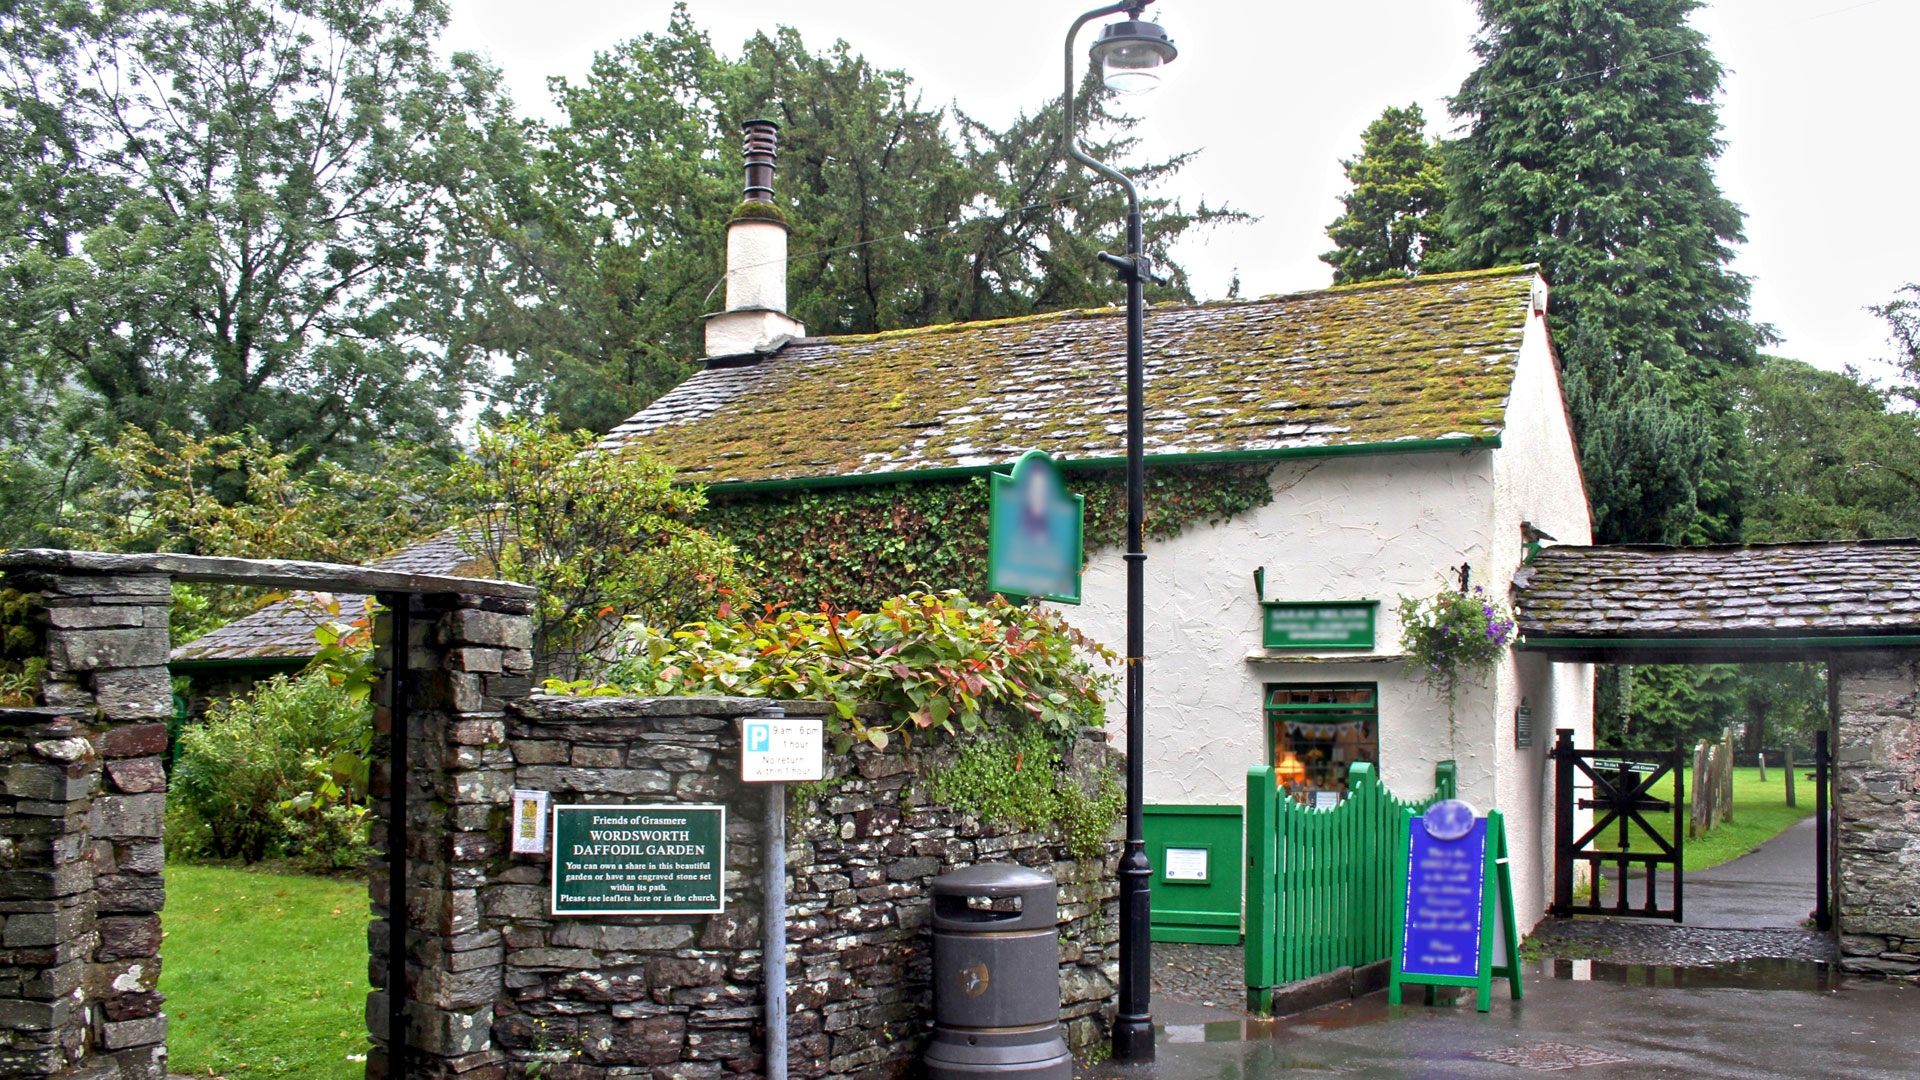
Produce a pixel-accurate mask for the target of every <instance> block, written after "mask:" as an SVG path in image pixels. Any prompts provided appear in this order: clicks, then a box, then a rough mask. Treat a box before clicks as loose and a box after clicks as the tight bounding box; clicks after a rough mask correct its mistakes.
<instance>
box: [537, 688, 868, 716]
mask: <svg viewBox="0 0 1920 1080" xmlns="http://www.w3.org/2000/svg"><path fill="white" fill-rule="evenodd" d="M507 708H508V709H509V710H510V711H512V712H514V713H515V714H517V715H519V716H521V717H524V718H526V719H528V720H545V721H561V722H569V723H574V722H579V721H592V720H631V719H635V718H639V717H649V716H661V717H668V716H708V717H714V718H721V717H735V716H755V715H758V714H760V713H764V712H766V711H767V710H768V709H770V708H780V709H783V710H785V711H786V714H787V715H788V716H825V715H827V714H828V713H831V712H832V711H833V704H832V703H831V702H826V701H772V700H769V699H767V698H744V697H564V696H559V695H553V694H535V695H534V696H532V697H530V698H526V699H524V700H521V701H513V702H509V703H508V704H507Z"/></svg>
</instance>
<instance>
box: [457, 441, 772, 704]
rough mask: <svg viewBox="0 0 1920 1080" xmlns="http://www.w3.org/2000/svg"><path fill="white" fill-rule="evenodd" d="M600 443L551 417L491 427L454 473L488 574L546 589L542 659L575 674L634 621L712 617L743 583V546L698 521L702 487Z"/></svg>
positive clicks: (470, 541)
mask: <svg viewBox="0 0 1920 1080" xmlns="http://www.w3.org/2000/svg"><path fill="white" fill-rule="evenodd" d="M599 441H600V437H599V436H597V435H595V434H593V433H592V432H587V431H574V432H567V431H562V430H560V429H559V428H558V427H557V426H556V425H555V424H554V423H553V422H552V421H550V420H549V421H539V422H528V421H512V422H508V423H505V424H503V425H501V426H499V427H497V428H482V429H481V430H480V433H479V446H478V447H476V448H475V450H474V453H473V455H472V456H471V457H469V458H465V459H463V460H461V461H459V462H457V463H455V465H454V466H453V469H452V471H451V474H450V476H451V481H452V482H451V484H450V486H449V490H450V492H451V493H452V496H451V497H452V499H453V504H454V506H455V508H456V509H457V510H458V511H459V516H460V517H461V518H462V519H463V520H466V521H467V522H468V524H469V526H470V527H469V528H468V529H467V530H466V531H465V532H464V534H463V535H464V537H465V539H464V543H465V545H466V546H467V548H468V550H469V551H470V552H472V554H473V555H474V556H475V558H476V559H477V560H478V561H479V564H480V567H481V570H482V571H483V572H484V573H486V574H488V575H490V576H494V577H502V578H506V579H507V580H510V581H524V582H526V583H527V584H529V585H535V586H538V587H539V589H540V601H539V606H538V607H537V609H536V610H535V612H534V649H533V652H534V659H535V661H536V662H537V663H539V664H541V665H542V670H554V671H561V672H572V671H574V670H576V668H577V666H578V662H579V660H580V658H582V657H591V656H596V655H598V654H599V653H600V652H601V649H602V647H603V646H604V645H605V644H606V640H605V639H606V638H607V637H608V636H610V632H611V631H612V630H613V629H614V628H615V626H616V625H617V624H616V623H615V622H614V620H613V619H612V618H611V617H612V616H616V615H630V616H637V617H639V618H643V619H647V620H650V621H654V622H657V623H660V624H662V625H669V626H671V625H674V624H676V623H679V622H681V621H683V620H686V619H692V618H697V617H698V615H699V614H700V613H702V612H706V611H711V610H713V606H714V604H715V603H716V602H718V600H719V599H720V592H721V590H724V589H727V588H729V587H735V586H737V579H738V578H739V574H738V572H737V571H736V570H735V567H734V559H735V552H734V548H733V545H732V544H730V543H728V542H727V541H725V540H722V539H719V538H716V537H714V536H711V535H709V534H708V533H706V532H704V531H702V530H701V529H699V528H696V527H695V526H694V525H693V524H691V521H692V519H693V517H694V515H695V514H697V513H699V511H700V509H701V508H702V507H704V506H705V505H706V495H705V493H704V491H703V489H701V488H699V487H690V486H687V485H677V484H675V483H674V482H673V469H672V468H671V467H669V466H668V465H666V464H665V463H664V462H662V461H660V460H659V459H658V458H655V457H653V456H652V455H651V454H649V453H647V452H646V451H644V450H641V449H638V448H632V449H627V450H622V451H620V452H619V453H599V452H595V451H594V447H595V445H596V444H597V443H598V442H599Z"/></svg>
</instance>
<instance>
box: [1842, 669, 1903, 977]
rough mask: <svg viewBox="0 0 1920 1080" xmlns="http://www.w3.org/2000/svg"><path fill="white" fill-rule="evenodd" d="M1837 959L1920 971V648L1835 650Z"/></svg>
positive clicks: (1870, 967) (1861, 967) (1868, 967)
mask: <svg viewBox="0 0 1920 1080" xmlns="http://www.w3.org/2000/svg"><path fill="white" fill-rule="evenodd" d="M1829 671H1830V672H1831V677H1833V678H1835V679H1837V680H1839V698H1840V717H1839V720H1840V723H1839V732H1838V738H1837V740H1836V742H1835V745H1834V751H1833V756H1834V788H1835V793H1836V796H1837V798H1836V804H1837V816H1838V819H1839V828H1838V830H1837V834H1838V836H1837V845H1836V846H1837V847H1838V855H1839V858H1838V859H1837V860H1835V866H1834V873H1835V875H1836V878H1837V881H1838V893H1839V897H1838V905H1837V914H1838V919H1837V925H1838V928H1839V931H1840V953H1841V960H1840V963H1841V966H1842V967H1844V968H1845V969H1846V970H1848V971H1861V972H1877V973H1883V974H1894V975H1920V655H1916V654H1915V653H1913V652H1893V651H1886V652H1860V653H1840V654H1838V655H1836V656H1835V657H1834V658H1833V660H1832V663H1831V666H1830V668H1829Z"/></svg>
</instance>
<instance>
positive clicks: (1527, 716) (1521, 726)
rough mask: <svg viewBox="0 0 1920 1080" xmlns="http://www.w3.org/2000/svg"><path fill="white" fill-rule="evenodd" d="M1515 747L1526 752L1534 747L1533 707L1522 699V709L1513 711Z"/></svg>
mask: <svg viewBox="0 0 1920 1080" xmlns="http://www.w3.org/2000/svg"><path fill="white" fill-rule="evenodd" d="M1513 745H1514V746H1516V747H1518V748H1520V749H1522V750H1525V749H1526V748H1528V747H1530V746H1532V745H1533V706H1531V705H1528V704H1527V699H1526V698H1521V699H1520V707H1519V708H1517V709H1515V710H1513Z"/></svg>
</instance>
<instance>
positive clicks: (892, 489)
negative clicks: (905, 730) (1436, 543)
mask: <svg viewBox="0 0 1920 1080" xmlns="http://www.w3.org/2000/svg"><path fill="white" fill-rule="evenodd" d="M1270 470H1271V466H1267V465H1214V466H1176V467H1164V468H1157V469H1149V470H1148V471H1147V518H1146V532H1147V536H1148V538H1149V539H1154V540H1165V539H1168V538H1170V537H1173V536H1176V535H1178V534H1179V533H1180V532H1181V531H1183V530H1184V529H1186V528H1188V527H1189V526H1192V525H1195V524H1199V523H1203V522H1204V523H1215V522H1221V521H1225V520H1227V519H1229V518H1232V517H1234V516H1236V515H1238V514H1242V513H1245V512H1246V511H1248V510H1252V509H1254V508H1256V507H1260V506H1265V505H1266V504H1267V503H1269V502H1271V501H1272V500H1273V489H1272V487H1271V486H1269V484H1268V482H1267V475H1268V473H1269V472H1270ZM1067 484H1068V487H1069V488H1070V489H1071V490H1073V491H1075V492H1076V493H1078V494H1080V495H1084V496H1085V497H1086V550H1087V552H1088V553H1089V554H1091V553H1093V552H1095V551H1098V550H1100V549H1102V548H1118V547H1121V546H1122V545H1123V544H1124V543H1125V541H1126V487H1127V485H1126V473H1125V472H1124V471H1122V470H1119V469H1106V470H1101V471H1099V472H1075V473H1069V474H1068V477H1067ZM987 491H988V487H987V480H986V478H985V477H974V478H972V479H967V480H949V481H938V482H917V483H897V484H868V485H862V486H858V487H847V488H821V489H815V490H799V491H786V492H771V493H755V494H747V495H740V496H728V495H727V493H726V491H725V489H710V490H709V491H708V493H707V499H708V502H707V508H706V509H705V510H704V511H702V512H701V514H700V516H699V518H698V519H697V520H698V523H699V524H701V525H702V526H704V527H705V528H707V529H708V530H709V531H711V532H714V533H717V534H719V535H721V536H724V537H726V538H727V539H729V540H732V541H733V542H734V543H735V544H736V545H738V547H739V548H740V551H741V553H742V554H744V555H745V556H746V557H747V559H749V560H750V561H751V562H753V563H755V564H757V565H759V566H760V567H763V568H764V569H765V573H764V574H763V575H759V576H760V579H761V582H762V585H761V588H762V593H763V595H765V596H766V597H767V598H769V599H775V600H787V601H791V602H792V603H793V605H794V606H795V607H796V608H799V609H801V610H811V609H814V608H817V607H818V606H819V605H820V604H822V603H826V604H829V605H831V606H833V607H835V608H837V609H842V610H844V609H850V608H858V609H861V610H868V611H870V610H873V609H874V608H875V607H877V606H878V605H879V604H880V602H881V601H883V600H885V599H886V598H888V597H891V596H897V595H900V594H902V593H906V592H910V591H912V590H914V589H916V588H923V589H928V590H932V591H941V590H945V589H959V590H960V591H961V592H963V593H965V594H967V595H969V596H980V595H983V594H984V593H985V592H986V581H987V501H988V496H987Z"/></svg>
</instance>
